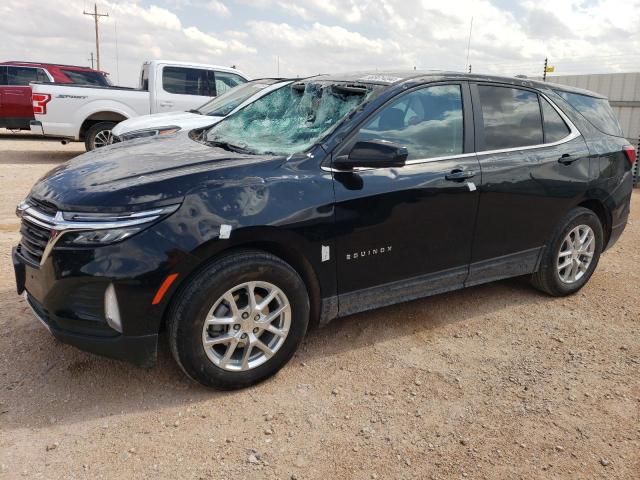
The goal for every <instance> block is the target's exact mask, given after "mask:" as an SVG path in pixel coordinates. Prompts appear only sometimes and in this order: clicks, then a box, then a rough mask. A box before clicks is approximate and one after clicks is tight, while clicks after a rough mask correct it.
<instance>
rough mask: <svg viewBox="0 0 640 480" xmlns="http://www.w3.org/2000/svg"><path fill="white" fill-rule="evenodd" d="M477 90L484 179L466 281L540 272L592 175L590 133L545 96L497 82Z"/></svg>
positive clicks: (476, 112) (475, 99)
mask: <svg viewBox="0 0 640 480" xmlns="http://www.w3.org/2000/svg"><path fill="white" fill-rule="evenodd" d="M471 92H472V98H473V105H474V119H475V127H476V128H475V131H476V151H477V152H478V160H479V162H480V168H481V171H482V183H481V184H480V186H479V192H480V199H479V206H478V219H477V224H476V230H475V236H474V241H473V254H472V259H471V266H470V271H469V278H468V279H467V282H466V283H467V285H473V284H475V283H482V282H484V281H489V280H495V279H498V278H504V277H509V276H515V275H521V274H527V273H531V272H532V271H534V270H535V268H536V265H537V262H538V258H539V255H540V253H541V251H542V248H543V247H544V246H545V244H546V243H547V242H548V240H549V238H550V237H551V233H552V231H553V229H554V228H555V226H556V225H557V224H558V222H559V221H560V219H561V218H562V216H564V215H565V214H566V212H567V211H568V210H569V209H571V208H572V207H573V206H574V205H576V204H577V203H578V202H579V200H580V199H581V198H582V196H583V195H584V193H585V191H586V189H587V185H588V181H589V152H588V150H587V147H586V143H585V141H584V139H583V138H582V136H581V135H580V133H579V132H578V130H577V129H576V128H575V126H574V125H573V124H572V123H571V122H570V120H569V119H568V118H567V117H566V116H565V115H564V114H563V113H562V112H561V111H560V110H559V108H557V107H556V106H554V105H553V104H552V103H551V102H550V101H549V99H547V98H546V97H545V96H544V95H541V94H539V93H538V92H537V91H535V90H533V89H529V88H526V87H525V86H523V87H514V86H511V85H502V84H491V83H476V84H472V85H471Z"/></svg>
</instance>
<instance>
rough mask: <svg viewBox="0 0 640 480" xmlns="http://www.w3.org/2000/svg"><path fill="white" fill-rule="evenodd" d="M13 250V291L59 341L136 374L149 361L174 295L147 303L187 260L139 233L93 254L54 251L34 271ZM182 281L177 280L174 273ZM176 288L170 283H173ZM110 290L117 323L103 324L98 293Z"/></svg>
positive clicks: (101, 299) (149, 234) (150, 235)
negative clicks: (135, 368)
mask: <svg viewBox="0 0 640 480" xmlns="http://www.w3.org/2000/svg"><path fill="white" fill-rule="evenodd" d="M21 248H22V245H19V246H18V247H16V248H14V249H13V252H12V260H13V266H14V271H15V278H16V286H17V290H18V293H19V294H23V295H25V298H26V300H27V303H28V304H29V306H30V307H31V308H32V309H33V311H34V313H35V315H36V317H37V318H38V319H39V320H40V321H41V322H42V323H43V324H44V325H45V326H46V327H47V329H48V330H49V331H50V332H51V334H52V335H53V336H55V337H56V338H58V339H60V340H61V341H63V342H65V343H68V344H71V345H74V346H76V347H78V348H80V349H82V350H86V351H89V352H92V353H96V354H99V355H103V356H107V357H110V358H115V359H120V360H125V361H128V362H132V363H134V364H137V365H141V366H151V365H153V364H154V363H155V361H156V352H157V341H158V332H159V330H160V327H161V325H162V321H163V318H164V312H165V310H166V308H167V307H168V304H169V302H170V296H171V294H172V293H173V291H174V290H172V289H170V290H169V291H168V292H167V294H166V295H165V297H164V298H163V300H162V301H161V302H159V303H157V304H154V303H153V299H154V295H155V294H156V292H157V290H158V288H159V287H160V285H161V284H162V282H163V280H164V279H165V278H166V277H167V275H169V274H170V273H172V272H181V271H180V269H179V268H178V267H177V265H178V264H181V265H183V266H185V267H189V266H190V265H191V264H190V262H189V261H188V260H184V261H181V259H182V258H183V257H182V255H181V254H180V253H179V252H178V251H177V250H175V249H174V248H172V247H171V246H170V243H169V242H167V241H166V240H164V238H163V237H161V236H159V235H157V234H155V233H154V232H152V231H149V230H148V231H144V232H141V233H139V234H138V235H135V236H134V237H132V238H131V239H128V240H125V241H124V242H120V243H117V244H114V245H110V246H103V247H99V248H96V249H79V250H71V251H66V250H60V251H55V250H54V253H52V255H51V256H50V257H49V258H47V259H46V261H45V262H44V264H42V265H38V264H37V263H34V262H33V261H29V259H28V258H26V257H25V256H24V255H22V254H21ZM181 273H182V272H181ZM176 283H177V282H176ZM110 286H113V291H115V296H116V299H117V303H118V309H119V314H120V318H121V328H120V329H119V331H118V330H116V328H115V327H113V326H112V325H113V323H110V322H109V321H108V320H107V317H108V315H107V310H106V307H105V293H106V291H107V289H108V288H109V287H110Z"/></svg>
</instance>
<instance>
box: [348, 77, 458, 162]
mask: <svg viewBox="0 0 640 480" xmlns="http://www.w3.org/2000/svg"><path fill="white" fill-rule="evenodd" d="M462 126H463V123H462V92H461V90H460V86H459V85H435V86H433V87H426V88H422V89H420V90H416V91H414V92H411V93H408V94H406V95H402V96H401V97H400V98H398V99H397V100H395V101H393V102H392V103H390V104H389V105H387V106H385V107H384V108H383V109H382V110H380V111H379V112H378V113H376V114H375V115H374V117H373V118H372V119H371V120H369V122H368V123H367V124H366V125H364V127H362V129H361V130H360V132H359V133H358V137H357V140H359V141H360V140H387V141H389V142H393V143H396V144H398V145H402V146H404V147H407V150H408V151H409V156H408V159H409V160H412V159H423V158H425V159H426V158H434V157H444V156H449V155H457V154H461V153H462V152H463V127H462Z"/></svg>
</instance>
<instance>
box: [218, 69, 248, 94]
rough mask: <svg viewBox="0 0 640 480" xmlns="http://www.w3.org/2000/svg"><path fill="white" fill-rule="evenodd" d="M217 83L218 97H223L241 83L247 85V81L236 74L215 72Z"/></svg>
mask: <svg viewBox="0 0 640 480" xmlns="http://www.w3.org/2000/svg"><path fill="white" fill-rule="evenodd" d="M215 82H216V95H222V94H223V93H224V92H226V91H227V90H230V89H232V88H233V87H236V86H238V85H240V84H241V83H245V82H246V80H245V79H244V78H242V77H241V76H240V75H236V74H235V73H227V72H215Z"/></svg>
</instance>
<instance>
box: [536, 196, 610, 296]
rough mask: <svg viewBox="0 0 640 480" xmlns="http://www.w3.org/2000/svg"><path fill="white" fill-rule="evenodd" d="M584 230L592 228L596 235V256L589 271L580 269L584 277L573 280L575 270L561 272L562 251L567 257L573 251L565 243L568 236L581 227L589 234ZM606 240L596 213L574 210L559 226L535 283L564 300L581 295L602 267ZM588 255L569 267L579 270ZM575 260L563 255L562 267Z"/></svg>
mask: <svg viewBox="0 0 640 480" xmlns="http://www.w3.org/2000/svg"><path fill="white" fill-rule="evenodd" d="M584 227H588V228H589V229H591V231H592V232H593V244H594V246H593V251H592V252H591V253H592V257H591V261H590V263H589V264H588V266H587V267H586V269H585V270H580V269H579V270H577V273H578V275H580V276H579V278H577V279H575V280H574V281H571V280H570V277H571V272H572V270H567V269H562V270H560V269H559V266H560V265H561V263H560V261H561V259H560V257H559V256H560V254H561V252H562V253H563V255H567V251H568V250H570V248H571V245H570V244H568V243H565V240H566V238H567V236H568V235H569V234H570V233H571V232H575V230H574V229H576V228H580V229H581V230H580V232H582V233H585V232H586V231H587V229H586V228H584ZM603 240H604V235H603V229H602V223H601V222H600V219H599V218H598V216H597V215H596V214H595V213H594V212H593V211H591V210H588V209H586V208H582V207H578V208H575V209H573V210H571V211H570V212H569V213H568V214H567V216H566V217H565V218H564V219H563V220H562V221H561V222H560V224H559V226H558V227H557V228H556V230H555V232H554V233H553V235H552V237H551V242H550V243H549V245H548V246H547V247H546V248H545V251H544V253H543V255H542V259H541V262H540V267H539V268H538V271H537V272H535V273H534V274H533V276H532V279H531V283H532V284H533V286H534V287H535V288H537V289H538V290H541V291H543V292H545V293H548V294H549V295H552V296H554V297H563V296H566V295H571V294H573V293H575V292H577V291H578V290H580V289H581V288H582V287H584V286H585V284H586V283H587V282H588V281H589V279H590V278H591V275H592V274H593V272H594V271H595V269H596V267H597V266H598V261H599V260H600V254H601V252H602V248H603ZM585 243H586V242H585ZM587 253H588V252H587ZM587 253H585V254H584V255H579V254H578V257H577V259H576V260H574V262H575V263H574V264H573V265H574V266H571V267H567V268H575V265H577V264H578V263H580V262H582V261H583V260H584V259H586V258H587V257H586V255H587ZM572 258H573V257H572V255H570V254H569V255H568V256H566V257H564V256H563V257H562V265H564V262H565V261H568V260H571V259H572ZM582 268H584V265H582ZM563 277H565V278H563ZM567 277H569V278H567Z"/></svg>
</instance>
